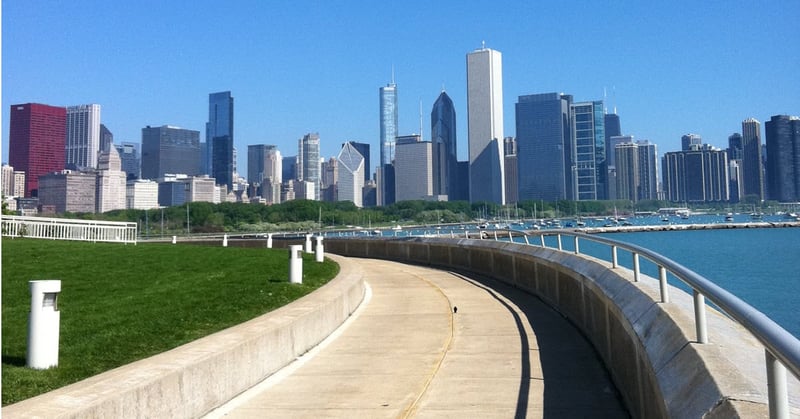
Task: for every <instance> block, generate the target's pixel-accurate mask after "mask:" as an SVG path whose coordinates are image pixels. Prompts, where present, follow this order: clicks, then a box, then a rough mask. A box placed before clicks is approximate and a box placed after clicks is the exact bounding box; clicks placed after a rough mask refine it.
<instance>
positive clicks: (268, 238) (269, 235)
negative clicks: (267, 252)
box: [267, 233, 272, 249]
mask: <svg viewBox="0 0 800 419" xmlns="http://www.w3.org/2000/svg"><path fill="white" fill-rule="evenodd" d="M267 249H272V233H269V234H267Z"/></svg>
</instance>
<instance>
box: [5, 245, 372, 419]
mask: <svg viewBox="0 0 800 419" xmlns="http://www.w3.org/2000/svg"><path fill="white" fill-rule="evenodd" d="M331 257H332V258H333V259H334V260H336V258H337V257H336V256H331ZM340 266H341V270H340V272H339V275H337V277H336V278H335V279H333V280H331V282H329V283H328V284H326V285H325V286H323V287H322V288H320V289H319V290H317V291H315V292H314V293H312V294H309V295H307V296H305V297H303V298H301V299H299V300H297V301H295V302H293V303H291V304H289V305H287V306H285V307H282V308H280V309H277V310H275V311H272V312H270V313H268V314H265V315H264V316H261V317H258V318H256V319H253V320H251V321H248V322H246V323H243V324H241V325H238V326H234V327H231V328H229V329H226V330H223V331H221V332H218V333H215V334H213V335H210V336H207V337H205V338H202V339H199V340H197V341H194V342H191V343H189V344H186V345H183V346H180V347H178V348H175V349H173V350H170V351H168V352H165V353H162V354H159V355H156V356H153V357H150V358H147V359H144V360H141V361H137V362H134V363H131V364H128V365H125V366H122V367H119V368H117V369H114V370H111V371H108V372H105V373H103V374H99V375H97V376H94V377H91V378H89V379H86V380H84V381H81V382H78V383H75V384H72V385H69V386H67V387H63V388H61V389H58V390H54V391H52V392H49V393H46V394H43V395H41V396H37V397H34V398H31V399H28V400H24V401H22V402H19V403H16V404H13V405H9V406H6V407H4V408H3V409H2V416H3V417H4V418H33V417H46V418H56V417H57V418H120V417H142V418H191V417H198V416H201V415H203V414H205V413H207V412H209V411H210V410H212V409H214V408H216V407H217V406H219V405H221V404H223V403H225V402H227V401H228V400H230V399H232V398H233V397H234V396H236V395H238V394H239V393H241V392H243V391H245V390H247V389H248V388H250V387H252V386H253V385H255V384H257V383H258V382H260V381H262V380H263V379H265V378H266V377H268V376H270V375H271V374H273V373H274V372H275V371H277V370H279V369H280V368H282V367H283V366H285V365H287V364H288V363H290V362H291V361H293V360H294V359H295V358H296V357H297V356H299V355H302V354H303V353H305V352H307V351H308V350H309V349H311V348H312V347H313V346H315V345H316V344H318V343H319V342H320V341H322V340H323V339H324V338H325V337H327V336H328V335H330V333H331V332H333V330H335V329H336V328H337V327H339V325H341V324H342V323H343V322H344V321H345V320H346V319H347V317H348V316H350V314H351V313H352V312H353V311H354V310H355V309H356V308H357V307H358V305H359V304H360V303H361V301H362V300H363V297H364V291H365V286H364V280H363V273H362V272H361V270H360V268H358V267H357V266H353V264H347V263H342V264H340Z"/></svg>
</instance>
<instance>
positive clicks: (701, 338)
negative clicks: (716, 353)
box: [692, 289, 708, 343]
mask: <svg viewBox="0 0 800 419" xmlns="http://www.w3.org/2000/svg"><path fill="white" fill-rule="evenodd" d="M692 295H693V296H694V324H695V328H696V329H697V343H708V326H707V325H706V297H705V296H704V295H703V294H701V293H700V291H697V290H696V289H693V290H692Z"/></svg>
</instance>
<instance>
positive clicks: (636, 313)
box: [325, 238, 768, 418]
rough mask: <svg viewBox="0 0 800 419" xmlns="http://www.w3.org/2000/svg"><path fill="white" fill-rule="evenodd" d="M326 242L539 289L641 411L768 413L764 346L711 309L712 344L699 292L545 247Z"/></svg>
mask: <svg viewBox="0 0 800 419" xmlns="http://www.w3.org/2000/svg"><path fill="white" fill-rule="evenodd" d="M325 246H326V251H329V252H334V253H337V254H341V255H346V256H362V257H371V258H385V259H392V260H397V261H403V262H411V263H418V264H424V265H431V266H435V267H440V268H446V269H452V270H456V271H463V272H471V273H477V274H482V275H486V276H488V277H491V278H494V279H497V280H500V281H503V282H506V283H510V284H512V285H514V286H516V287H518V288H521V289H524V290H526V291H528V292H530V293H531V294H533V295H536V296H538V297H539V298H541V299H542V300H544V301H545V302H546V303H548V304H549V305H551V306H552V307H553V308H555V309H556V310H557V311H559V312H560V313H562V314H563V315H564V316H565V317H567V318H568V319H569V320H571V321H572V322H573V323H574V324H575V325H576V326H577V327H578V328H579V329H580V330H581V331H582V332H583V333H584V335H585V336H586V337H587V339H588V340H589V341H590V342H591V343H592V344H593V345H594V347H595V349H596V350H597V352H598V354H599V356H600V358H601V359H602V360H603V361H604V362H605V364H606V366H607V368H608V370H609V372H610V374H611V376H612V379H613V380H614V382H615V384H616V385H617V388H618V389H619V391H620V393H621V394H622V397H623V399H624V400H625V403H626V405H627V406H628V408H629V410H630V412H631V414H632V416H634V417H647V418H655V417H676V418H677V417H679V418H684V417H703V416H706V417H720V418H721V417H736V416H741V417H766V416H768V406H767V398H766V396H765V394H766V379H765V373H764V372H763V370H764V364H763V360H764V350H763V347H762V346H761V345H760V344H758V342H757V341H756V340H755V339H754V338H753V337H752V336H750V334H749V333H747V332H746V331H745V330H744V329H743V328H741V327H740V326H738V325H737V324H735V323H734V322H732V321H730V320H728V319H727V318H725V317H724V316H722V315H721V314H719V313H718V312H716V311H714V310H712V309H709V310H708V311H709V313H708V314H709V318H708V324H709V330H710V331H711V336H712V337H711V340H712V344H706V345H701V344H697V343H695V342H694V340H695V336H694V333H695V327H694V316H693V314H692V313H693V311H692V307H693V306H692V304H693V303H692V298H691V296H689V295H687V294H686V293H684V292H683V291H681V290H679V289H676V288H671V290H670V293H671V300H672V301H671V302H670V303H668V304H662V303H660V302H659V301H660V294H659V291H658V281H657V280H655V279H652V278H647V277H644V276H643V280H642V281H641V282H633V278H632V272H631V271H630V270H628V269H624V268H620V269H611V268H610V264H609V263H607V262H603V261H600V260H597V259H593V258H590V257H587V256H582V255H575V254H571V253H567V252H559V251H557V250H553V249H545V248H541V247H538V246H526V245H520V244H514V243H508V242H505V243H504V242H495V241H490V240H469V239H442V238H436V239H425V238H409V239H395V240H382V239H370V238H364V239H334V238H330V239H326V241H325Z"/></svg>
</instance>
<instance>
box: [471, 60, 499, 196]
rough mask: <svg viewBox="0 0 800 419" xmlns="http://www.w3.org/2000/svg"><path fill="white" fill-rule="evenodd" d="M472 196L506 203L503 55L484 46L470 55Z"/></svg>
mask: <svg viewBox="0 0 800 419" xmlns="http://www.w3.org/2000/svg"><path fill="white" fill-rule="evenodd" d="M467 135H468V142H469V199H470V201H471V202H478V201H490V202H495V203H498V204H505V187H504V185H505V173H504V172H505V170H504V167H503V166H504V165H503V151H502V147H503V138H504V137H503V64H502V55H501V54H500V52H499V51H495V50H492V49H489V48H486V47H485V46H484V47H482V48H480V49H477V50H475V51H472V52H470V53H469V54H467Z"/></svg>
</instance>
